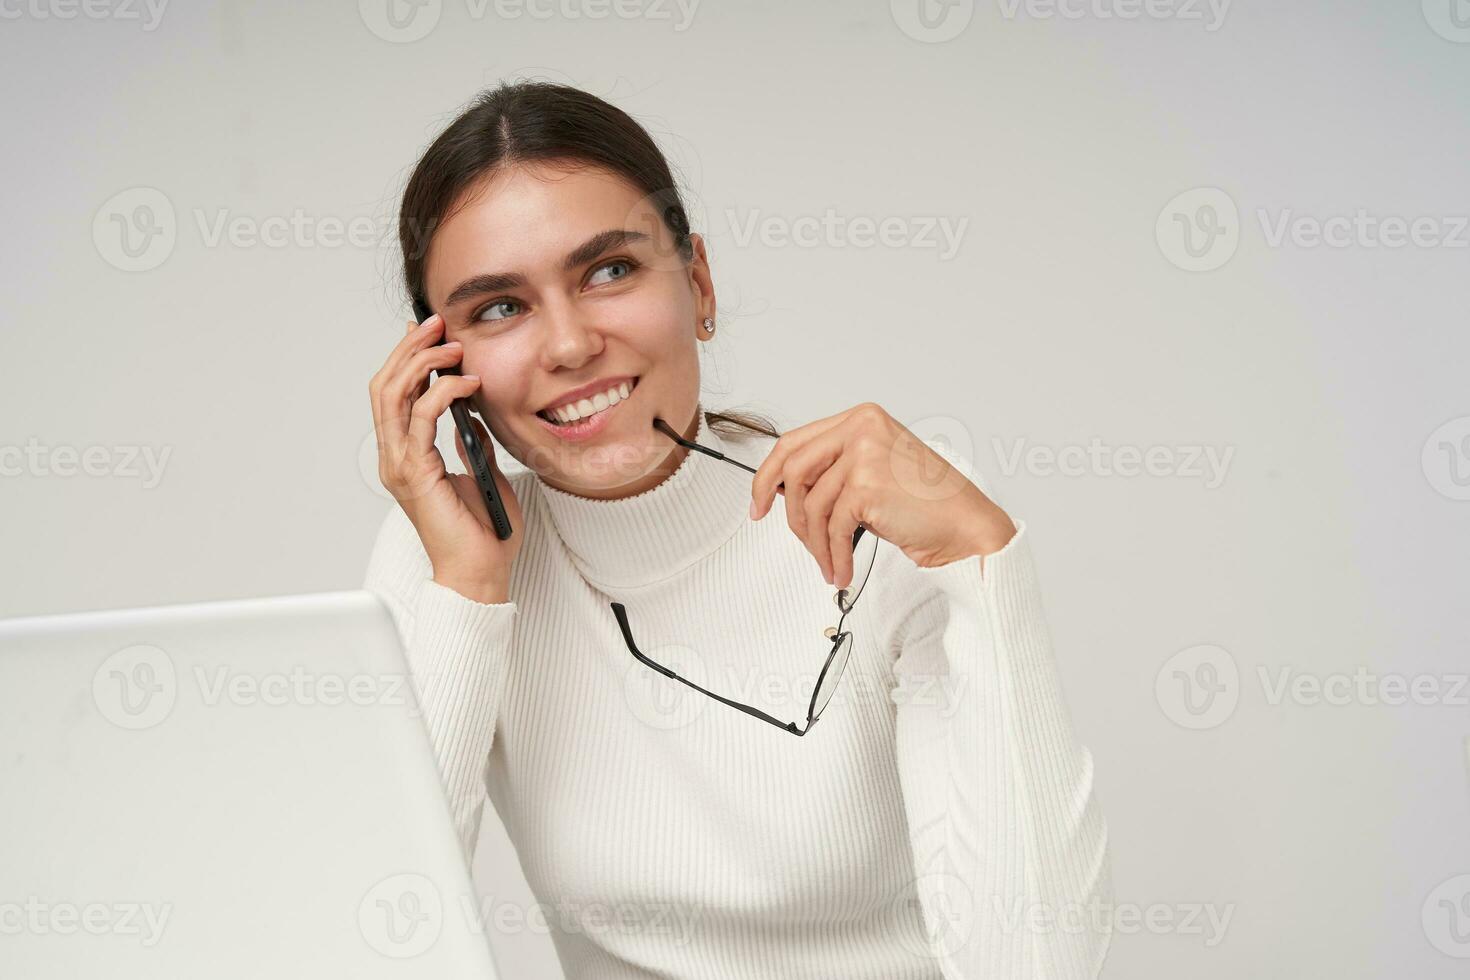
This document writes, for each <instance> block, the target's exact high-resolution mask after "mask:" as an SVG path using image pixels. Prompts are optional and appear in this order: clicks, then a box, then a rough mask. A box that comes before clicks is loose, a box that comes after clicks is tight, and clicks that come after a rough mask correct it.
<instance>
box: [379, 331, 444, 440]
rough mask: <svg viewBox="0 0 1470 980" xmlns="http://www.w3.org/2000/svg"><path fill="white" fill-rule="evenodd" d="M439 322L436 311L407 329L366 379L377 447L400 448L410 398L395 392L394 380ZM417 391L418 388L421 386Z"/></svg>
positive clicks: (435, 333) (431, 337) (430, 339)
mask: <svg viewBox="0 0 1470 980" xmlns="http://www.w3.org/2000/svg"><path fill="white" fill-rule="evenodd" d="M442 324H443V321H442V319H441V318H440V317H438V315H437V314H436V315H435V316H432V317H429V319H427V320H425V321H424V322H423V323H422V324H419V325H417V326H416V327H415V329H413V330H410V331H408V332H407V333H406V334H405V335H404V337H403V339H401V340H400V341H399V342H398V344H397V345H396V346H395V347H394V348H393V350H392V351H391V352H390V353H389V355H388V357H387V359H386V360H385V361H384V362H383V366H382V367H381V368H379V369H378V372H377V373H376V374H374V375H373V377H372V380H371V381H369V382H368V393H369V396H370V400H371V402H372V408H373V423H374V425H375V427H376V428H377V429H378V431H379V432H380V433H381V436H380V438H379V440H378V443H379V445H380V446H383V445H387V446H389V447H390V448H393V449H398V448H401V441H402V436H403V435H404V434H405V433H406V432H407V427H408V413H409V408H410V402H411V401H412V399H410V398H409V397H408V392H407V391H399V389H398V387H397V384H396V382H397V381H398V379H399V378H400V376H401V373H402V369H403V366H404V364H405V363H406V362H407V361H408V360H409V359H410V358H411V357H413V356H414V355H415V354H416V353H417V352H418V351H420V350H423V349H424V348H425V347H426V346H428V345H429V344H430V343H432V342H433V341H434V340H435V339H436V338H437V336H438V334H439V329H440V327H442ZM390 390H391V392H392V394H390ZM417 390H420V391H421V390H422V387H419V388H418V389H417Z"/></svg>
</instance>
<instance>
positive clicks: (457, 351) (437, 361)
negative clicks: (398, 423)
mask: <svg viewBox="0 0 1470 980" xmlns="http://www.w3.org/2000/svg"><path fill="white" fill-rule="evenodd" d="M463 357H464V349H463V348H462V347H461V346H460V344H459V342H458V341H454V340H451V341H450V342H449V343H447V344H436V345H434V346H432V347H426V348H424V349H423V350H421V351H419V352H417V353H416V354H414V355H413V356H412V357H411V358H409V360H408V361H407V362H405V363H404V364H403V365H402V366H401V367H399V369H398V373H397V374H396V375H394V376H393V377H392V378H391V379H390V380H389V381H388V384H387V386H386V387H385V388H384V389H383V405H384V407H385V408H386V409H387V410H389V411H391V412H394V413H395V414H398V415H404V416H406V415H408V414H409V412H410V411H411V410H412V409H413V405H414V402H416V401H417V400H418V397H419V396H417V395H415V394H414V392H415V391H427V390H428V386H429V382H430V380H432V379H431V378H430V377H429V373H430V372H431V371H438V372H439V373H440V374H443V373H444V371H445V370H446V369H447V368H450V367H453V366H454V365H456V364H458V363H459V362H460V360H461V359H462V358H463Z"/></svg>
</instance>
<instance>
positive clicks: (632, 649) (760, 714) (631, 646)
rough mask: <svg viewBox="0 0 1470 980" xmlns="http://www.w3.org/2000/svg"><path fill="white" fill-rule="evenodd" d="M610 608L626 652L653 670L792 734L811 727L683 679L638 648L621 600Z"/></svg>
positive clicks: (805, 730) (799, 733)
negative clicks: (799, 726) (772, 714)
mask: <svg viewBox="0 0 1470 980" xmlns="http://www.w3.org/2000/svg"><path fill="white" fill-rule="evenodd" d="M612 610H613V615H614V616H616V617H617V620H618V629H620V630H622V631H623V641H624V642H625V643H627V644H628V652H629V653H631V654H633V656H635V657H637V658H638V660H639V661H640V662H641V663H644V664H646V665H648V666H649V667H652V668H653V669H654V670H656V671H658V672H659V673H660V674H663V675H664V676H665V677H672V678H673V679H674V680H676V681H678V682H679V683H681V684H685V685H687V686H689V687H692V688H694V689H695V690H696V691H698V692H699V693H701V694H707V695H709V696H710V697H712V698H714V699H715V700H716V701H719V702H720V703H721V704H728V705H729V706H730V707H732V708H738V709H740V710H741V711H743V712H745V713H746V714H748V715H752V716H754V717H756V718H759V719H760V720H761V721H765V722H769V723H771V724H772V725H775V726H776V727H777V728H784V729H785V730H786V731H788V732H790V733H791V734H793V735H805V734H806V733H807V729H808V728H811V726H810V725H808V726H807V728H798V727H797V725H796V723H795V722H785V721H781V720H780V719H777V718H772V717H771V716H770V715H768V714H766V713H765V712H764V711H761V710H760V709H759V708H752V707H751V706H750V705H748V704H741V703H740V702H739V701H731V700H730V699H729V698H722V697H720V696H719V695H718V694H716V693H715V692H714V691H707V690H705V689H704V688H702V687H700V686H699V685H698V684H696V683H694V682H693V681H689V680H685V679H684V678H682V677H680V676H679V675H678V674H676V673H674V672H673V671H672V670H670V669H669V668H667V667H665V666H664V665H663V664H661V663H658V662H657V661H654V660H650V659H648V658H647V657H645V656H644V655H643V653H642V652H641V651H640V650H639V649H638V645H637V644H636V643H634V642H633V631H632V629H630V628H629V627H628V612H627V608H626V607H625V606H624V605H623V604H622V603H621V602H614V603H612Z"/></svg>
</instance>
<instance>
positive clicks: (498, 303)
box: [470, 299, 521, 320]
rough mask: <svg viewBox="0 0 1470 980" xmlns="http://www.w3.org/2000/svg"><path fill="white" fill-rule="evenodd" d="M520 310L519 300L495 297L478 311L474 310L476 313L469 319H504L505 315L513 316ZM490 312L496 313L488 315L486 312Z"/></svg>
mask: <svg viewBox="0 0 1470 980" xmlns="http://www.w3.org/2000/svg"><path fill="white" fill-rule="evenodd" d="M520 310H521V304H520V303H519V302H517V301H516V300H513V299H497V300H495V301H494V302H491V303H487V304H485V305H484V306H482V307H480V309H479V310H478V311H476V313H475V314H474V316H472V317H470V319H471V320H504V319H506V318H507V317H512V316H515V315H516V314H517V313H519V312H520ZM490 313H495V314H497V315H496V316H488V315H487V314H490Z"/></svg>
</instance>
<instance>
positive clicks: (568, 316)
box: [541, 300, 603, 371]
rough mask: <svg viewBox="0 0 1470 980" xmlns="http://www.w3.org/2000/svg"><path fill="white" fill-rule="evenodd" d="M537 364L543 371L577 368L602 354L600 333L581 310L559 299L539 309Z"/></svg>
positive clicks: (576, 305)
mask: <svg viewBox="0 0 1470 980" xmlns="http://www.w3.org/2000/svg"><path fill="white" fill-rule="evenodd" d="M542 337H543V341H542V344H541V361H542V367H543V368H544V369H546V370H547V371H552V370H555V369H556V368H578V367H581V366H582V365H583V364H585V363H587V361H589V360H591V359H592V358H594V357H596V356H597V355H598V354H600V353H602V348H603V338H602V332H601V331H600V330H599V329H598V328H597V325H596V324H595V323H593V322H592V315H591V312H590V311H589V310H587V309H586V308H585V307H582V306H579V305H578V304H577V303H575V302H572V301H569V300H563V301H559V302H554V303H548V304H547V305H546V306H544V307H543V308H542Z"/></svg>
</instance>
